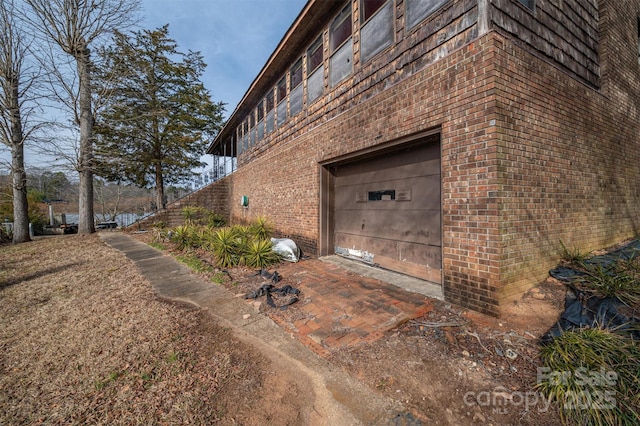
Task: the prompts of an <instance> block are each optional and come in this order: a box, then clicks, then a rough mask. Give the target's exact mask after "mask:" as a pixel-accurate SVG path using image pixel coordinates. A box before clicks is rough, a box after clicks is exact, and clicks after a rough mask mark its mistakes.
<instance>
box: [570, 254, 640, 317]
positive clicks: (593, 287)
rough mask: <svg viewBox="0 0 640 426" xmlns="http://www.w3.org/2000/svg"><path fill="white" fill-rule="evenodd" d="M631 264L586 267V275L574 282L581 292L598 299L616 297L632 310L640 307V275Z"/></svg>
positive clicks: (615, 263) (617, 263)
mask: <svg viewBox="0 0 640 426" xmlns="http://www.w3.org/2000/svg"><path fill="white" fill-rule="evenodd" d="M629 265H630V263H629V262H625V261H622V262H614V263H612V264H611V265H608V266H601V265H585V266H584V269H583V270H584V272H585V273H586V275H583V276H581V277H578V278H576V279H575V280H574V284H576V285H578V286H579V287H580V289H581V290H583V291H585V292H587V293H591V294H595V295H596V296H598V297H601V298H604V297H611V298H613V297H616V298H618V300H620V301H621V302H622V303H624V304H625V305H627V306H629V307H631V308H638V307H640V274H639V273H638V270H637V268H636V269H634V267H631V266H629Z"/></svg>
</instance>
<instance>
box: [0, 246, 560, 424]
mask: <svg viewBox="0 0 640 426" xmlns="http://www.w3.org/2000/svg"><path fill="white" fill-rule="evenodd" d="M0 267H1V269H0V305H1V306H2V310H1V312H0V424H62V423H64V424H149V423H153V424H186V423H191V424H243V425H258V424H260V425H262V424H265V423H272V424H278V425H298V424H307V423H308V419H307V418H305V417H304V416H302V415H301V413H303V412H305V411H306V410H307V411H308V406H309V404H311V403H312V401H313V395H312V394H311V391H310V390H309V389H308V388H306V387H305V386H303V385H301V384H300V383H299V382H298V381H296V378H295V377H292V372H291V371H289V370H288V369H287V368H286V367H285V366H281V365H278V364H277V363H274V362H273V361H272V360H269V359H268V358H267V357H265V356H264V355H263V354H262V353H260V352H258V350H256V349H255V348H253V347H251V346H248V345H247V344H244V343H243V342H242V341H240V340H238V339H237V338H236V337H235V336H234V335H233V333H232V331H231V330H229V329H224V328H221V327H220V326H218V325H217V324H216V323H214V322H213V321H212V320H211V319H210V317H209V316H208V314H206V313H204V312H202V311H200V310H197V309H194V308H191V307H189V306H184V305H178V304H175V303H170V302H167V301H163V300H160V299H158V298H157V297H156V296H155V295H154V294H153V293H152V291H151V289H150V287H149V284H148V282H146V281H145V280H144V279H143V278H142V277H141V276H140V275H139V274H138V273H137V271H136V269H135V268H132V267H131V265H130V264H129V263H128V261H127V260H126V259H125V258H124V257H123V256H122V255H121V254H120V253H118V252H116V251H115V250H112V249H110V248H108V247H107V246H105V245H104V244H103V243H102V242H101V241H100V239H99V237H98V236H90V237H79V236H65V237H54V238H45V239H40V240H38V241H36V242H33V243H27V244H22V245H18V246H3V247H0ZM230 274H231V277H232V278H234V275H237V276H240V275H241V274H243V271H241V270H238V271H230ZM235 278H237V277H235ZM284 280H286V277H284ZM238 281H239V280H237V279H236V280H233V279H231V280H228V282H226V284H225V285H228V286H232V287H233V291H234V293H237V292H238V291H243V289H241V288H240V289H239V288H238ZM285 282H286V281H285ZM234 283H235V285H234ZM563 300H564V288H563V286H562V285H561V284H558V283H555V282H553V281H551V280H549V281H547V282H545V283H544V284H542V285H541V286H540V287H539V288H537V289H534V290H533V291H531V292H529V293H527V295H525V296H524V297H523V299H522V300H521V301H519V302H518V303H515V304H514V305H513V306H511V307H510V312H509V314H508V315H506V316H505V317H504V318H503V319H501V320H497V319H494V318H489V317H486V316H483V315H479V314H474V313H472V312H468V311H465V310H463V309H460V308H458V307H455V306H451V305H449V304H446V303H442V302H437V303H436V308H435V309H434V310H433V311H432V312H430V313H429V314H427V315H426V316H424V317H422V318H418V319H416V320H413V321H409V322H407V323H405V324H404V325H402V326H401V327H399V328H397V329H395V330H393V331H392V332H390V333H388V334H387V335H386V336H385V337H383V338H382V339H380V340H378V341H377V342H375V343H372V344H363V345H359V346H355V347H350V348H345V349H340V350H335V351H333V352H332V353H331V355H330V358H329V360H330V361H331V362H332V363H334V364H335V365H336V367H337V368H341V369H343V370H344V371H345V373H348V374H350V375H352V376H354V377H356V378H358V379H360V380H362V381H363V382H365V383H367V384H368V385H369V386H370V387H371V388H372V389H375V390H376V391H377V392H380V393H382V394H384V395H387V396H388V397H390V398H393V399H396V400H397V401H400V402H401V403H402V404H403V405H404V406H405V407H406V408H407V414H406V415H405V416H403V418H398V419H395V423H394V424H398V425H402V424H406V425H420V424H456V425H464V424H469V425H471V424H486V425H490V424H492V425H519V424H522V425H552V424H558V423H559V422H558V420H557V419H558V416H557V412H556V411H555V409H554V408H553V407H550V408H549V409H548V410H546V401H542V400H535V401H534V400H533V398H534V397H536V396H537V394H535V393H534V392H533V386H534V385H535V383H536V372H537V367H538V366H539V365H540V363H539V360H538V352H537V338H538V337H539V336H541V335H542V334H543V333H544V332H545V331H546V330H547V329H548V328H549V327H550V326H551V325H552V324H553V323H554V322H555V320H556V318H557V316H558V314H559V312H560V311H561V309H562V305H563ZM262 311H263V313H264V314H267V315H272V316H273V315H284V316H286V315H296V311H295V304H294V305H292V306H291V307H290V308H289V309H287V310H286V311H283V310H273V309H272V308H268V307H262Z"/></svg>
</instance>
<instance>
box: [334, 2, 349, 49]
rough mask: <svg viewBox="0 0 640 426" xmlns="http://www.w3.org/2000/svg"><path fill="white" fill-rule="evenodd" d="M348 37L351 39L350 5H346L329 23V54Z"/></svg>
mask: <svg viewBox="0 0 640 426" xmlns="http://www.w3.org/2000/svg"><path fill="white" fill-rule="evenodd" d="M349 37H351V3H349V4H347V5H346V6H345V8H344V9H342V12H340V14H339V15H338V16H336V18H335V19H334V20H333V22H332V23H331V29H330V31H329V40H330V44H331V53H333V52H335V50H336V49H337V48H338V47H340V45H341V44H342V43H344V42H345V41H346V40H347V39H348V38H349Z"/></svg>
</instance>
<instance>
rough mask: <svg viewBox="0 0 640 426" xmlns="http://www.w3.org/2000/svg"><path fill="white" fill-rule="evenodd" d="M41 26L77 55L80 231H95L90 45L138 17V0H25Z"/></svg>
mask: <svg viewBox="0 0 640 426" xmlns="http://www.w3.org/2000/svg"><path fill="white" fill-rule="evenodd" d="M25 2H26V3H27V4H28V5H29V6H30V7H31V9H32V10H33V13H34V20H35V23H36V24H37V28H38V29H39V30H40V31H42V32H43V33H44V34H45V35H46V37H47V38H48V39H50V40H51V41H53V42H54V43H55V44H56V45H58V47H60V49H62V51H63V52H64V53H66V54H67V55H70V56H71V57H73V59H74V61H75V64H76V72H77V77H78V98H77V99H78V102H77V113H76V114H75V121H76V124H77V125H78V127H79V129H80V138H79V152H78V164H77V169H78V174H79V177H80V179H79V183H80V188H79V190H80V194H79V195H80V196H79V212H78V213H79V217H78V232H79V233H80V234H90V233H92V232H94V231H95V227H94V222H93V166H94V164H93V142H94V137H93V124H94V116H93V109H92V101H91V95H92V85H91V51H90V49H89V46H90V45H91V44H92V43H93V42H95V41H96V40H97V39H99V38H101V37H103V36H105V35H108V34H109V33H111V32H112V31H114V30H116V29H120V30H121V29H123V28H126V27H128V26H129V25H131V24H133V23H134V21H135V19H137V13H136V12H137V11H138V9H139V2H138V1H137V0H25Z"/></svg>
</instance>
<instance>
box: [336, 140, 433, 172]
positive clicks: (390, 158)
mask: <svg viewBox="0 0 640 426" xmlns="http://www.w3.org/2000/svg"><path fill="white" fill-rule="evenodd" d="M404 166H406V167H407V170H414V171H413V172H409V173H408V176H422V175H432V174H440V145H439V144H431V145H429V146H423V147H420V148H414V149H408V150H404V151H399V152H393V153H389V154H387V155H383V156H380V157H377V158H370V159H367V160H363V161H361V162H359V163H351V164H348V165H345V166H338V168H337V169H336V172H335V177H336V178H337V179H339V178H341V177H343V176H356V175H365V176H366V175H367V174H368V173H371V172H373V173H375V174H379V173H381V172H384V171H385V170H389V169H393V170H394V172H395V171H396V170H398V171H399V170H404V169H403V167H404Z"/></svg>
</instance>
